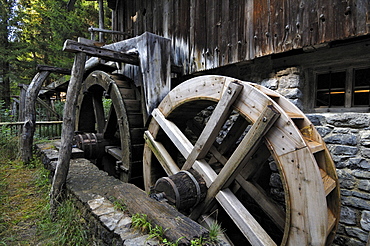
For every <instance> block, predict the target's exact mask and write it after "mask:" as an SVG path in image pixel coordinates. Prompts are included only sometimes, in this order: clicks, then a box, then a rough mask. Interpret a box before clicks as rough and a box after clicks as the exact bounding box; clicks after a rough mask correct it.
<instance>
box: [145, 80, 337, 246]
mask: <svg viewBox="0 0 370 246" xmlns="http://www.w3.org/2000/svg"><path fill="white" fill-rule="evenodd" d="M152 116H153V119H152V121H151V122H150V125H149V128H148V130H147V131H146V132H145V141H146V144H145V148H144V160H143V165H144V183H145V187H146V190H147V191H148V192H149V191H150V190H151V192H153V193H154V194H155V195H156V196H157V197H163V198H164V199H166V200H168V201H169V202H170V203H172V204H174V205H175V206H177V207H178V208H179V209H180V210H182V211H184V213H186V214H188V216H189V217H190V218H192V219H194V220H199V219H202V218H205V217H208V216H211V217H215V219H217V220H218V221H219V222H221V225H222V226H223V227H225V228H226V234H227V236H228V237H229V238H230V240H231V241H232V242H234V244H235V245H248V244H250V245H292V246H293V245H294V246H296V245H330V243H331V242H332V240H333V238H334V234H335V231H336V228H337V224H338V220H339V209H340V204H339V186H338V178H337V175H336V171H335V166H334V164H333V161H332V159H331V157H330V154H329V152H328V150H327V148H326V147H325V144H324V142H323V140H322V139H321V137H320V136H319V134H318V133H317V131H316V130H315V128H314V127H313V125H312V124H311V122H310V121H309V120H308V119H307V118H306V117H305V115H304V114H303V113H302V112H301V111H300V110H299V109H298V108H297V107H295V106H294V105H293V104H292V103H290V102H289V101H288V100H287V99H285V98H284V97H282V96H281V95H279V94H277V93H276V92H273V91H271V90H269V89H266V88H264V87H261V86H258V85H255V84H252V83H248V82H242V81H238V80H235V79H232V78H228V77H222V76H201V77H197V78H194V79H190V80H188V81H186V82H184V83H182V84H180V85H179V86H177V87H176V88H174V89H173V90H172V91H171V92H170V93H169V94H168V95H167V96H166V97H165V98H164V100H163V101H162V102H161V103H160V105H159V106H158V108H156V109H155V110H154V111H153V113H152ZM225 135H226V136H225ZM274 178H275V179H274ZM276 178H277V179H276ZM274 180H275V181H276V180H278V181H279V180H280V181H279V182H278V183H280V185H281V187H280V189H281V190H280V192H279V191H278V192H276V189H279V188H276V187H272V183H274V182H275V181H274ZM279 194H280V195H279ZM189 200H192V201H190V202H189Z"/></svg>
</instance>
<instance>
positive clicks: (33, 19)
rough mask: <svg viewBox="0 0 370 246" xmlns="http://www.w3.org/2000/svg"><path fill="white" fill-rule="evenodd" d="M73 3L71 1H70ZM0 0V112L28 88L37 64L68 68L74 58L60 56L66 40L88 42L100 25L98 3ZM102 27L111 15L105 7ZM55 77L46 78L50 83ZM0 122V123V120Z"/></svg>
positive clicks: (65, 54)
mask: <svg viewBox="0 0 370 246" xmlns="http://www.w3.org/2000/svg"><path fill="white" fill-rule="evenodd" d="M73 2H74V1H73ZM68 3H69V2H68V0H0V109H2V110H4V109H9V108H10V105H11V103H12V100H11V98H12V97H14V96H15V98H16V96H17V95H19V87H18V85H21V84H29V83H30V82H31V80H32V78H33V77H34V75H35V74H36V70H35V68H36V66H37V64H41V65H48V66H55V67H60V68H71V66H72V63H73V54H70V53H67V52H63V51H62V48H63V44H64V41H65V40H66V39H73V40H77V38H78V37H84V38H90V33H89V32H88V28H89V27H91V26H94V27H97V26H98V23H99V6H98V2H97V1H91V0H90V1H87V0H77V1H75V3H74V5H73V6H72V7H71V6H69V7H70V8H67V6H68ZM105 9H106V11H104V13H105V17H104V18H105V23H106V26H109V25H110V23H109V20H110V11H109V9H108V8H107V7H106V6H105ZM53 80H56V77H54V76H52V75H51V76H49V79H48V81H47V82H46V83H47V84H48V83H51V82H52V81H53ZM0 121H1V120H0Z"/></svg>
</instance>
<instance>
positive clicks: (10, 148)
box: [0, 126, 18, 160]
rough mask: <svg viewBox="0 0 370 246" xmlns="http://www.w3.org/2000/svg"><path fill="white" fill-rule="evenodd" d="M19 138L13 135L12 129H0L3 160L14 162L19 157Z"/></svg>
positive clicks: (0, 152)
mask: <svg viewBox="0 0 370 246" xmlns="http://www.w3.org/2000/svg"><path fill="white" fill-rule="evenodd" d="M17 146H18V137H17V136H15V135H13V134H12V132H11V129H10V128H8V127H6V126H1V127H0V155H1V157H2V159H10V160H14V159H15V158H16V157H17V155H18V147H17Z"/></svg>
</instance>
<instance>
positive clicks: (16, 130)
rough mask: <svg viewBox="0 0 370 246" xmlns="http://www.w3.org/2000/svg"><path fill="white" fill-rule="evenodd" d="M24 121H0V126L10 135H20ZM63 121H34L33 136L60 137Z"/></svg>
mask: <svg viewBox="0 0 370 246" xmlns="http://www.w3.org/2000/svg"><path fill="white" fill-rule="evenodd" d="M23 124H24V122H0V127H1V128H2V127H6V128H8V129H9V130H10V133H11V134H12V135H20V133H21V132H22V127H23ZM62 124H63V121H36V128H35V137H41V138H48V139H53V138H60V135H61V134H62Z"/></svg>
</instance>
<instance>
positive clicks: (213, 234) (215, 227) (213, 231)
mask: <svg viewBox="0 0 370 246" xmlns="http://www.w3.org/2000/svg"><path fill="white" fill-rule="evenodd" d="M224 232H225V229H223V228H222V227H221V224H218V223H217V221H214V222H212V224H211V225H210V227H209V239H210V240H211V241H212V242H216V241H217V240H218V239H217V237H218V236H219V235H220V234H222V233H224Z"/></svg>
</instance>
